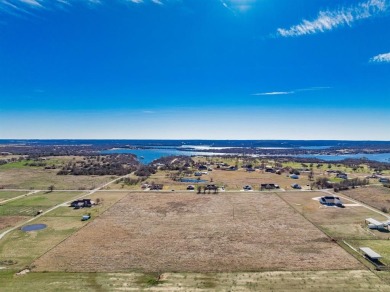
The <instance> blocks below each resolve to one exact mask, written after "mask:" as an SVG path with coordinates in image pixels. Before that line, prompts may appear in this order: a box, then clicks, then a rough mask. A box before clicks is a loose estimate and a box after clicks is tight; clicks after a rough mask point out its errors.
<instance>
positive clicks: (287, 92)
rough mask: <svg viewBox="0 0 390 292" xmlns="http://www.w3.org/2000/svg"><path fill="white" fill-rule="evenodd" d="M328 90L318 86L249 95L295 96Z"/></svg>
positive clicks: (325, 87)
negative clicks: (306, 92)
mask: <svg viewBox="0 0 390 292" xmlns="http://www.w3.org/2000/svg"><path fill="white" fill-rule="evenodd" d="M329 88H331V87H327V86H318V87H308V88H300V89H295V90H290V91H270V92H259V93H253V94H251V95H254V96H272V95H288V94H296V93H298V92H303V91H317V90H324V89H329Z"/></svg>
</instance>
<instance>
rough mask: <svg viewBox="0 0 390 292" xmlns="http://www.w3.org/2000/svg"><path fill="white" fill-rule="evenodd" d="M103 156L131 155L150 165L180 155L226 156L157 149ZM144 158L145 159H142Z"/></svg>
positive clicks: (115, 151)
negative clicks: (163, 158) (164, 158)
mask: <svg viewBox="0 0 390 292" xmlns="http://www.w3.org/2000/svg"><path fill="white" fill-rule="evenodd" d="M101 153H102V154H121V153H130V154H135V155H137V157H138V159H139V160H140V161H141V162H142V163H144V164H148V163H150V162H152V161H153V160H156V159H159V158H161V157H165V156H178V155H185V156H193V155H199V156H212V155H226V154H223V153H222V154H221V153H214V152H199V151H181V150H177V149H173V148H164V149H162V148H157V149H111V150H105V151H102V152H101ZM141 157H143V159H141Z"/></svg>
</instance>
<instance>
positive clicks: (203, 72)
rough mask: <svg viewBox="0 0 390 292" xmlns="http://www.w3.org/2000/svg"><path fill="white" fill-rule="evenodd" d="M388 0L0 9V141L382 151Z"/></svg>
mask: <svg viewBox="0 0 390 292" xmlns="http://www.w3.org/2000/svg"><path fill="white" fill-rule="evenodd" d="M389 27H390V0H361V1H328V0H294V1H291V0H154V1H152V0H144V1H141V0H50V1H49V0H0V138H53V139H54V138H100V139H104V138H107V139H111V138H122V139H132V138H134V139H142V138H156V139H165V138H167V139H349V140H390V131H389V130H388V129H389V127H390V115H389V113H390V29H389Z"/></svg>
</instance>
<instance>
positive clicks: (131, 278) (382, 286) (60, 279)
mask: <svg viewBox="0 0 390 292" xmlns="http://www.w3.org/2000/svg"><path fill="white" fill-rule="evenodd" d="M156 279H157V276H156V275H155V274H140V273H58V272H54V273H29V274H27V275H25V276H19V277H16V276H14V275H13V273H11V272H2V271H0V283H2V284H3V285H2V291H5V292H9V291H18V292H23V291H40V290H42V289H43V287H44V290H45V291H48V292H51V291H173V292H174V291H177V292H179V291H180V292H181V291H302V290H303V291H344V292H348V291H351V292H352V291H389V289H390V286H389V285H388V284H386V283H384V282H383V281H382V280H381V279H380V278H378V277H377V276H376V275H375V274H374V273H372V272H370V271H361V270H358V271H304V272H301V271H298V272H263V273H261V272H257V273H218V274H214V273H209V274H194V273H164V274H162V275H161V281H156Z"/></svg>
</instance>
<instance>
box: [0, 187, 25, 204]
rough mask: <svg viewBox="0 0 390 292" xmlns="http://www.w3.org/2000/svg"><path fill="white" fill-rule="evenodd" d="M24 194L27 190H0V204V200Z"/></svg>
mask: <svg viewBox="0 0 390 292" xmlns="http://www.w3.org/2000/svg"><path fill="white" fill-rule="evenodd" d="M25 194H27V192H25V191H4V190H0V204H1V202H3V201H5V200H8V199H12V198H15V197H18V196H21V195H25Z"/></svg>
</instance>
